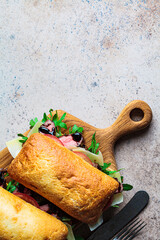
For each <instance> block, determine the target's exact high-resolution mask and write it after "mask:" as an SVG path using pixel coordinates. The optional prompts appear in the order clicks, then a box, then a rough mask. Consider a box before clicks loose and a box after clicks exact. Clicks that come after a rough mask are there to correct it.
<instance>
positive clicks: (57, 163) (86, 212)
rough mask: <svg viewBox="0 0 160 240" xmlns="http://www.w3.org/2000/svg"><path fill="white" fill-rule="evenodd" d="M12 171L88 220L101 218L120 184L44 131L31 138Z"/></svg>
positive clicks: (30, 186)
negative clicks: (43, 133) (46, 134)
mask: <svg viewBox="0 0 160 240" xmlns="http://www.w3.org/2000/svg"><path fill="white" fill-rule="evenodd" d="M8 173H9V175H10V176H11V177H12V178H13V179H15V180H16V181H18V182H20V183H21V184H23V185H24V186H26V187H28V188H30V189H32V190H33V191H35V192H37V193H39V194H40V195H42V196H43V197H45V198H46V199H48V200H49V201H51V202H52V203H54V204H55V205H57V206H58V207H59V208H61V209H62V210H63V211H65V212H67V213H68V214H69V215H71V216H73V217H74V218H77V219H79V220H80V221H82V222H85V223H94V222H96V221H97V219H98V218H99V216H100V215H101V214H102V211H103V208H104V207H105V205H106V204H107V202H108V201H109V199H110V197H111V196H112V195H113V194H114V192H115V191H116V190H117V188H118V186H119V183H118V182H117V181H116V180H114V179H113V178H111V177H109V176H108V175H106V174H104V173H103V172H101V171H100V170H98V169H96V168H95V167H93V166H91V165H90V164H89V163H87V162H85V161H84V160H83V159H82V158H81V157H79V156H77V155H76V154H75V153H73V152H72V151H70V150H68V149H67V148H65V147H64V146H61V145H59V144H58V143H57V142H55V141H54V140H53V139H50V138H49V137H47V136H44V135H42V134H40V133H35V134H33V135H31V136H30V137H29V139H28V140H27V141H26V143H25V144H24V146H23V148H22V150H21V151H20V153H19V154H18V156H17V157H16V158H15V159H14V160H13V161H12V163H11V164H10V166H9V168H8Z"/></svg>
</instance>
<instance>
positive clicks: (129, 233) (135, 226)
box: [113, 218, 147, 240]
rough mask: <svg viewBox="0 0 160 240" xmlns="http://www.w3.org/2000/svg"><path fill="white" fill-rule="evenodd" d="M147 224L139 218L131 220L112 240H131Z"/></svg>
mask: <svg viewBox="0 0 160 240" xmlns="http://www.w3.org/2000/svg"><path fill="white" fill-rule="evenodd" d="M146 225H147V224H146V223H145V222H143V221H142V220H139V218H136V219H135V220H133V221H132V222H131V223H130V224H128V225H127V226H126V227H125V228H124V229H122V230H121V231H120V232H119V233H118V234H117V235H116V237H115V238H113V240H122V239H123V240H131V239H133V238H135V237H136V236H137V234H138V233H139V232H140V231H141V230H142V229H143V228H144V227H145V226H146Z"/></svg>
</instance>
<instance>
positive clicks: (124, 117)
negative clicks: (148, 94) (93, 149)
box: [0, 100, 152, 170]
mask: <svg viewBox="0 0 160 240" xmlns="http://www.w3.org/2000/svg"><path fill="white" fill-rule="evenodd" d="M135 109H140V110H141V111H142V112H143V118H142V119H141V120H140V121H133V120H132V119H131V112H132V111H133V110H135ZM64 112H65V111H63V110H58V116H59V117H61V116H62V115H63V113H64ZM54 113H55V111H54V112H53V114H54ZM151 120H152V111H151V108H150V107H149V105H148V104H147V103H145V102H144V101H141V100H134V101H132V102H130V103H128V104H127V105H126V107H125V108H124V109H123V110H122V112H121V113H120V115H119V116H118V118H117V120H116V121H115V122H114V123H113V124H112V125H111V126H110V127H108V128H104V129H102V128H96V127H94V126H91V125H89V124H88V123H86V122H84V121H82V120H80V119H78V118H76V117H74V116H73V115H71V114H69V113H67V114H66V117H65V120H64V122H65V123H66V124H67V127H68V129H69V127H72V126H73V125H74V124H76V125H77V126H81V127H83V129H84V132H83V136H84V140H85V145H86V147H87V148H88V147H89V146H90V144H91V139H92V135H93V134H94V133H95V132H96V141H97V142H99V144H100V147H99V150H100V151H101V152H102V154H103V158H104V162H106V163H111V167H110V168H111V169H113V170H117V164H116V161H115V157H114V145H115V142H116V141H117V140H118V139H119V138H121V137H122V136H124V135H127V134H130V133H133V132H137V131H140V130H142V129H144V128H146V127H147V126H148V125H149V124H150V123H151ZM68 129H67V130H64V131H63V133H66V134H68ZM26 133H28V132H26ZM26 133H25V134H26ZM12 160H13V158H12V156H11V155H10V153H9V152H8V150H7V148H5V149H3V150H2V151H1V152H0V168H4V167H7V166H8V165H9V163H10V162H11V161H12Z"/></svg>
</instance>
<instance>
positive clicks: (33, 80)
mask: <svg viewBox="0 0 160 240" xmlns="http://www.w3.org/2000/svg"><path fill="white" fill-rule="evenodd" d="M0 8H1V10H0V12H1V14H0V15H1V19H0V32H1V33H0V34H1V37H0V41H1V44H0V45H1V46H0V53H1V61H0V76H1V77H0V81H1V87H0V101H1V104H0V105H1V109H0V115H1V129H0V133H1V134H0V135H1V139H0V147H1V149H3V148H4V147H5V142H6V141H8V140H10V139H12V138H14V137H16V134H17V133H19V132H24V131H26V130H27V129H28V122H29V120H30V119H31V118H33V117H36V116H37V117H38V118H41V117H42V114H43V113H44V112H48V110H49V109H50V108H53V109H63V110H65V111H67V112H69V113H71V114H73V115H75V116H77V117H79V118H80V119H82V120H84V121H86V122H88V123H90V124H91V125H94V126H97V127H102V128H103V127H108V126H110V125H111V124H112V123H113V122H114V121H115V119H116V118H117V116H118V115H119V113H120V111H121V110H122V109H123V108H124V106H125V105H126V104H127V103H129V102H130V101H132V100H134V99H141V100H144V101H146V102H147V103H148V104H149V105H150V107H151V108H152V111H153V120H152V124H151V126H150V127H149V128H148V129H147V130H146V131H144V132H143V133H141V134H136V135H134V136H133V137H127V138H123V139H122V140H120V141H118V144H117V145H116V149H115V155H116V160H117V164H118V167H119V168H125V170H123V171H122V173H123V175H124V179H125V182H128V183H130V184H133V186H134V189H133V190H132V191H131V192H127V193H125V194H124V203H123V204H122V205H121V207H120V209H121V208H122V207H123V206H124V205H125V203H127V202H128V201H129V199H130V198H131V197H132V196H133V195H134V193H135V192H136V191H138V190H146V191H147V192H148V193H149V195H150V203H149V205H148V207H147V208H146V209H145V211H144V212H143V213H141V215H140V217H141V218H142V219H144V220H145V222H147V224H148V225H147V227H146V229H145V230H144V231H143V234H141V235H139V236H138V237H137V238H136V239H138V240H141V239H149V240H151V239H152V240H153V239H154V240H158V239H160V235H159V227H160V224H159V223H160V220H159V217H160V216H159V212H160V211H159V208H160V204H159V201H160V195H159V190H160V189H159V184H160V176H159V162H160V161H159V152H160V150H159V149H160V131H159V130H160V129H159V122H160V121H159V113H160V110H159V109H160V104H159V102H160V83H159V77H160V61H159V60H160V42H159V39H160V31H159V26H160V21H159V20H160V15H159V14H160V13H159V9H160V3H159V1H156V0H154V1H145V0H141V1H138V0H135V1H132V0H125V1H118V0H114V1H103V0H95V1H91V0H80V1H78V0H70V1H65V0H59V1H58V0H57V1H54V0H50V1H49V0H48V1H47V0H46V1H40V0H39V1H38V0H28V1H27V0H26V1H24V0H21V1H20V0H13V1H12V0H6V1H5V0H1V2H0ZM117 211H119V210H117Z"/></svg>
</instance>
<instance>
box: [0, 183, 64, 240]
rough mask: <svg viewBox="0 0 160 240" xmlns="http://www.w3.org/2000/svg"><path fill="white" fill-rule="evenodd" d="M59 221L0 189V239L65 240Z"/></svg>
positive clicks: (61, 224) (62, 227)
mask: <svg viewBox="0 0 160 240" xmlns="http://www.w3.org/2000/svg"><path fill="white" fill-rule="evenodd" d="M67 233H68V229H67V227H66V225H65V224H63V223H62V222H61V221H59V220H58V219H56V218H55V217H52V216H51V215H49V214H47V213H45V212H43V211H41V210H40V209H38V208H36V207H34V206H32V205H31V204H29V203H27V202H25V201H24V200H22V199H21V198H19V197H17V196H15V195H14V194H12V193H9V192H8V191H7V190H5V189H3V188H2V187H0V239H3V240H11V239H12V240H29V239H32V240H46V239H48V240H65V239H66V236H67Z"/></svg>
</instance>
